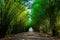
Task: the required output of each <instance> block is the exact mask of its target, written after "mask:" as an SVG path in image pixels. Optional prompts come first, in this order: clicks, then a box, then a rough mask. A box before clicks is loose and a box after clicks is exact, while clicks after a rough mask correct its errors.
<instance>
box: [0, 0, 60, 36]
mask: <svg viewBox="0 0 60 40" xmlns="http://www.w3.org/2000/svg"><path fill="white" fill-rule="evenodd" d="M30 1H32V0H30ZM28 2H29V0H0V35H1V36H5V35H10V34H16V33H21V32H26V31H28V29H29V27H32V28H33V29H34V31H35V32H42V33H47V34H51V35H53V36H58V35H60V34H59V33H60V0H34V3H33V4H31V5H30V3H29V4H28ZM27 6H28V7H29V8H30V9H31V13H30V14H29V11H28V9H29V8H26V7H27ZM30 6H31V7H30Z"/></svg>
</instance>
